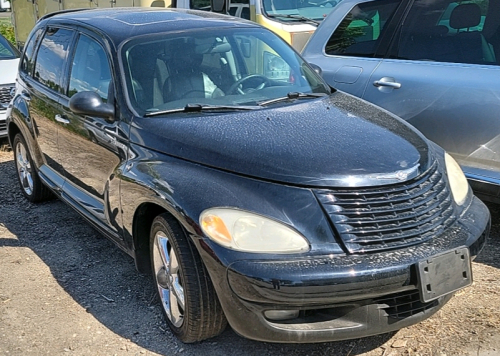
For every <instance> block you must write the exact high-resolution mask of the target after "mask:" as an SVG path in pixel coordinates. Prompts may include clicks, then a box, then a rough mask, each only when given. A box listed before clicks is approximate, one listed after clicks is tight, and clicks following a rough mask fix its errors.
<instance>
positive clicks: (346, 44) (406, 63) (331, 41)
mask: <svg viewBox="0 0 500 356" xmlns="http://www.w3.org/2000/svg"><path fill="white" fill-rule="evenodd" d="M302 54H303V56H304V57H305V58H306V60H307V61H309V62H310V63H311V64H314V65H317V66H319V67H320V68H321V70H322V74H323V77H324V78H325V80H326V81H327V82H328V84H330V85H331V86H332V87H335V88H337V89H340V90H342V91H345V92H348V93H351V94H353V95H355V96H358V97H361V98H363V99H366V100H367V101H370V102H372V103H375V104H377V105H379V106H381V107H383V108H385V109H387V110H389V111H391V112H393V113H394V114H396V115H398V116H400V117H402V118H403V119H405V120H407V121H408V122H409V123H411V124H412V125H414V126H415V127H417V129H419V130H420V131H421V132H422V133H424V134H425V135H426V136H427V137H428V138H429V139H431V140H433V141H435V142H436V143H438V144H439V145H441V146H442V147H443V148H444V149H445V150H446V151H448V152H449V153H450V154H451V155H452V156H453V157H454V158H455V159H456V160H457V161H458V162H459V163H460V165H461V166H462V169H463V170H464V172H465V174H466V176H467V178H468V179H469V182H470V184H471V186H472V187H473V189H474V190H475V192H476V194H477V195H478V196H480V197H481V198H482V199H484V200H489V201H494V202H497V203H499V202H500V67H499V63H500V0H474V1H463V2H456V1H452V0H439V1H437V0H415V1H411V0H344V1H342V2H341V3H340V4H338V5H337V6H336V7H335V9H334V10H333V11H332V13H331V14H330V15H329V16H328V17H327V18H326V19H325V20H324V21H323V22H322V24H321V25H320V26H319V28H318V29H317V31H316V32H315V33H314V34H313V36H312V38H311V39H310V41H309V43H308V44H307V45H306V47H305V48H304V50H303V53H302Z"/></svg>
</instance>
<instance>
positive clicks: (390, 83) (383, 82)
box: [373, 77, 401, 89]
mask: <svg viewBox="0 0 500 356" xmlns="http://www.w3.org/2000/svg"><path fill="white" fill-rule="evenodd" d="M373 85H374V86H376V87H377V88H380V87H386V88H391V89H399V88H401V83H398V82H396V80H395V79H394V78H391V77H383V78H381V79H380V80H376V81H374V82H373Z"/></svg>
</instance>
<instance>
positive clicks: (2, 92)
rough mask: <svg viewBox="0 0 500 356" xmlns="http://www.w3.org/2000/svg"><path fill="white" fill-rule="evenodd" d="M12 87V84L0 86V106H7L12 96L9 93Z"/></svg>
mask: <svg viewBox="0 0 500 356" xmlns="http://www.w3.org/2000/svg"><path fill="white" fill-rule="evenodd" d="M12 88H14V84H12V85H8V86H7V85H6V86H1V87H0V104H1V105H2V107H7V105H8V104H9V102H10V101H11V100H12V96H11V95H10V92H11V89H12ZM0 108H1V107H0Z"/></svg>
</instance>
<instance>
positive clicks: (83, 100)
mask: <svg viewBox="0 0 500 356" xmlns="http://www.w3.org/2000/svg"><path fill="white" fill-rule="evenodd" d="M69 108H70V109H71V111H73V112H74V113H75V114H80V115H88V116H97V117H102V118H104V119H106V121H114V118H115V108H114V107H113V105H111V104H108V103H104V102H103V101H102V99H101V97H100V96H99V94H97V93H96V92H93V91H82V92H80V93H76V94H75V95H73V96H72V97H71V99H69Z"/></svg>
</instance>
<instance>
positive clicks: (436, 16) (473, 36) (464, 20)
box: [397, 0, 498, 64]
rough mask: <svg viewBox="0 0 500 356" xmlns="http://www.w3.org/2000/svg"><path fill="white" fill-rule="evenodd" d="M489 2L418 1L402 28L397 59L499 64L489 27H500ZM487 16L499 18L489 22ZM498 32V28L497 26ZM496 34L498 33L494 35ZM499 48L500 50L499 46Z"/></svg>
mask: <svg viewBox="0 0 500 356" xmlns="http://www.w3.org/2000/svg"><path fill="white" fill-rule="evenodd" d="M488 7H489V1H488V0H473V1H465V2H460V3H458V2H453V1H452V2H445V3H442V2H429V1H426V0H416V1H415V2H414V4H413V5H412V8H411V9H410V11H409V13H408V16H407V18H406V20H405V22H404V23H403V26H402V27H401V33H400V38H399V47H398V52H397V58H400V59H409V60H425V61H436V62H452V63H467V64H498V63H497V61H496V58H495V51H494V46H493V45H494V44H495V43H490V37H491V36H488V33H487V32H488V31H487V30H488V29H489V28H486V27H485V25H487V24H490V25H492V24H493V23H496V24H497V23H498V20H497V19H496V17H497V16H498V14H496V13H494V11H493V10H492V11H490V13H491V15H490V14H489V12H488ZM487 16H491V17H495V19H494V20H493V21H491V20H490V21H488V19H487ZM496 27H497V29H496V31H498V24H497V25H496ZM494 32H495V31H494ZM497 47H498V46H497Z"/></svg>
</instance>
